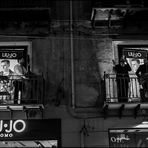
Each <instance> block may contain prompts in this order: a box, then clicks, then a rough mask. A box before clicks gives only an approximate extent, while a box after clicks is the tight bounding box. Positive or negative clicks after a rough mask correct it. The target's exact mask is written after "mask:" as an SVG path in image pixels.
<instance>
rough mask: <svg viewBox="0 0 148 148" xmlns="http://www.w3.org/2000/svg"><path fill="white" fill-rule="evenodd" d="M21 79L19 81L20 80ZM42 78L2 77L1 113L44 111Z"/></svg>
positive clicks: (0, 91) (0, 78)
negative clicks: (30, 110) (31, 110)
mask: <svg viewBox="0 0 148 148" xmlns="http://www.w3.org/2000/svg"><path fill="white" fill-rule="evenodd" d="M18 78H19V79H18ZM43 83H44V81H43V77H42V76H36V75H33V76H31V75H28V76H27V77H26V78H22V79H20V77H18V76H11V77H7V76H0V111H6V110H7V111H13V110H25V111H26V110H27V111H28V110H29V109H39V110H42V109H43V101H44V100H43V99H44V84H43Z"/></svg>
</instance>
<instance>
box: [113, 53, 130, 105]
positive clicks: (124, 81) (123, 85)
mask: <svg viewBox="0 0 148 148" xmlns="http://www.w3.org/2000/svg"><path fill="white" fill-rule="evenodd" d="M113 64H114V66H113V70H114V71H115V72H116V82H117V95H118V102H128V87H129V82H130V78H129V74H128V72H129V71H131V70H132V69H131V67H130V65H129V63H128V62H127V59H126V57H125V56H124V55H123V56H122V57H121V59H120V61H119V64H117V65H115V62H114V60H113Z"/></svg>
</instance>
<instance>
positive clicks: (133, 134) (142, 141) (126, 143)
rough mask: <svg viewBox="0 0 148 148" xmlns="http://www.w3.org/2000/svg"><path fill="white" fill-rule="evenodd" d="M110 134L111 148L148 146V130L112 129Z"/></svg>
mask: <svg viewBox="0 0 148 148" xmlns="http://www.w3.org/2000/svg"><path fill="white" fill-rule="evenodd" d="M108 132H109V146H110V147H147V146H148V128H112V129H109V130H108Z"/></svg>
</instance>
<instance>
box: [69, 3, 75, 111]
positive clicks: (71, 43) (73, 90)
mask: <svg viewBox="0 0 148 148" xmlns="http://www.w3.org/2000/svg"><path fill="white" fill-rule="evenodd" d="M69 11H70V52H71V54H70V55H71V83H72V86H71V87H72V89H71V93H72V94H71V95H72V108H73V109H74V108H75V89H74V57H73V56H74V54H73V27H72V26H73V12H72V11H73V8H72V0H70V10H69Z"/></svg>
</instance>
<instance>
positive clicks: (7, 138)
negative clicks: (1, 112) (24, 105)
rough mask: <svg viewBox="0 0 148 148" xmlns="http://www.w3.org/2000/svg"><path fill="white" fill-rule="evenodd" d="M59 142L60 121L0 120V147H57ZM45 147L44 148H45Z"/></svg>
mask: <svg viewBox="0 0 148 148" xmlns="http://www.w3.org/2000/svg"><path fill="white" fill-rule="evenodd" d="M60 141H61V120H60V119H44V120H40V119H34V120H23V119H16V120H0V147H5V145H7V146H8V144H11V145H16V144H17V145H18V144H19V143H23V144H24V145H27V144H30V146H31V147H35V146H36V145H46V146H48V147H49V145H52V144H54V145H57V146H60ZM46 146H45V147H46Z"/></svg>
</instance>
